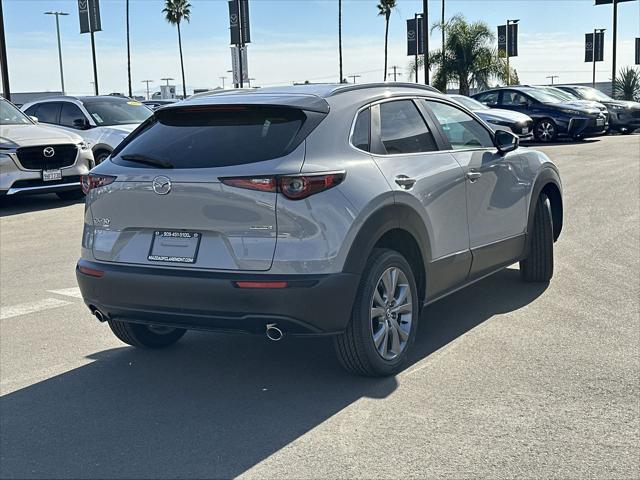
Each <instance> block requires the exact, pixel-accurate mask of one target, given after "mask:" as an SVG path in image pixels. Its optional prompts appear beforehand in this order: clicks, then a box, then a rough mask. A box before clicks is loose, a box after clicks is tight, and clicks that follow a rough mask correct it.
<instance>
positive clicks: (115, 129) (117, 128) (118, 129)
mask: <svg viewBox="0 0 640 480" xmlns="http://www.w3.org/2000/svg"><path fill="white" fill-rule="evenodd" d="M138 125H139V124H138V123H131V124H127V125H110V126H108V127H99V128H100V129H101V130H102V131H103V132H105V133H107V132H112V133H119V134H121V135H129V134H130V133H131V132H133V131H134V130H135V129H136V128H138Z"/></svg>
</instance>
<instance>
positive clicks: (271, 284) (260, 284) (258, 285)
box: [233, 281, 288, 288]
mask: <svg viewBox="0 0 640 480" xmlns="http://www.w3.org/2000/svg"><path fill="white" fill-rule="evenodd" d="M233 284H234V285H235V286H236V287H238V288H287V285H288V283H287V282H244V281H243V282H233Z"/></svg>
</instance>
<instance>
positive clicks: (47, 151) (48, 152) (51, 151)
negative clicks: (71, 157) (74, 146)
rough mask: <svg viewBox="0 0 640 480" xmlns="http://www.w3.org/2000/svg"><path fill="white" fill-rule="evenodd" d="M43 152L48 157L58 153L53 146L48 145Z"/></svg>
mask: <svg viewBox="0 0 640 480" xmlns="http://www.w3.org/2000/svg"><path fill="white" fill-rule="evenodd" d="M42 154H43V155H44V156H45V157H47V158H51V157H53V156H54V155H55V154H56V151H55V150H54V149H53V147H47V148H45V149H44V150H43V151H42Z"/></svg>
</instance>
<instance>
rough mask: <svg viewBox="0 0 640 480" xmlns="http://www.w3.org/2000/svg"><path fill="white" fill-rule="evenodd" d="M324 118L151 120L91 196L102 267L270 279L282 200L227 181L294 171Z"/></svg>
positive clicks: (223, 115) (217, 115) (245, 110)
mask: <svg viewBox="0 0 640 480" xmlns="http://www.w3.org/2000/svg"><path fill="white" fill-rule="evenodd" d="M323 117H324V114H322V113H320V112H314V111H305V110H304V109H301V108H298V107H293V106H290V105H263V104H253V105H251V104H250V105H239V104H235V105H234V104H224V105H220V104H217V105H187V106H183V107H177V106H176V107H169V108H166V109H161V110H158V111H156V113H155V117H154V119H152V120H150V121H149V122H148V124H145V125H143V126H142V127H141V128H140V130H139V131H138V132H136V133H135V134H134V135H133V136H132V137H130V138H129V139H127V140H126V141H125V143H124V145H122V146H121V147H119V148H118V149H116V151H115V152H114V155H113V156H112V159H111V161H110V162H105V163H103V164H101V165H99V166H98V167H97V168H96V169H95V170H94V173H95V174H99V175H111V176H115V177H116V179H115V181H113V183H110V184H109V185H106V186H103V187H100V188H97V189H95V190H92V191H91V192H90V195H89V199H88V204H89V205H90V209H91V217H92V218H93V223H94V235H93V247H92V248H93V254H94V256H95V258H96V260H100V261H106V262H114V263H127V264H140V265H154V266H164V267H167V266H168V267H181V268H202V269H215V270H231V271H237V270H245V271H265V270H268V269H269V268H270V267H271V263H272V260H273V255H274V252H275V247H276V239H277V230H278V229H277V222H276V202H277V195H278V194H277V193H275V192H273V191H256V190H247V189H243V188H236V187H233V186H228V185H226V184H223V183H222V182H221V181H220V178H228V177H244V176H256V175H277V174H286V173H297V172H299V171H300V169H301V167H302V164H303V162H304V138H305V136H306V135H307V134H308V133H309V131H310V129H312V128H313V126H314V124H315V125H317V123H319V121H321V119H322V118H323Z"/></svg>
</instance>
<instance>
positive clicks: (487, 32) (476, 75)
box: [418, 15, 517, 95]
mask: <svg viewBox="0 0 640 480" xmlns="http://www.w3.org/2000/svg"><path fill="white" fill-rule="evenodd" d="M434 28H440V29H442V30H444V31H445V32H446V37H445V38H446V41H445V44H444V49H440V50H437V51H435V52H431V53H430V55H429V56H430V58H431V59H432V64H433V66H434V67H435V68H436V71H435V73H434V75H433V86H434V87H436V88H438V89H439V90H441V91H443V92H445V91H446V89H447V81H448V80H454V81H456V82H457V83H458V88H459V90H460V94H461V95H468V94H469V90H470V88H471V86H472V85H473V86H475V87H477V88H480V89H484V88H487V87H488V86H489V81H490V80H491V79H497V80H499V81H506V79H507V65H506V60H505V59H504V58H499V57H498V53H497V51H496V50H495V48H493V47H492V46H491V45H492V43H493V41H494V36H493V32H492V31H491V29H490V28H489V26H488V25H487V24H486V23H484V22H473V23H468V22H467V21H466V20H465V18H464V16H462V15H456V16H454V17H452V18H450V19H449V20H448V21H446V22H445V23H444V24H443V23H442V22H439V23H437V24H435V25H434ZM418 63H419V65H420V64H421V61H419V62H418ZM511 72H512V73H511V74H512V75H513V78H516V77H517V73H515V70H513V69H511Z"/></svg>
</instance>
